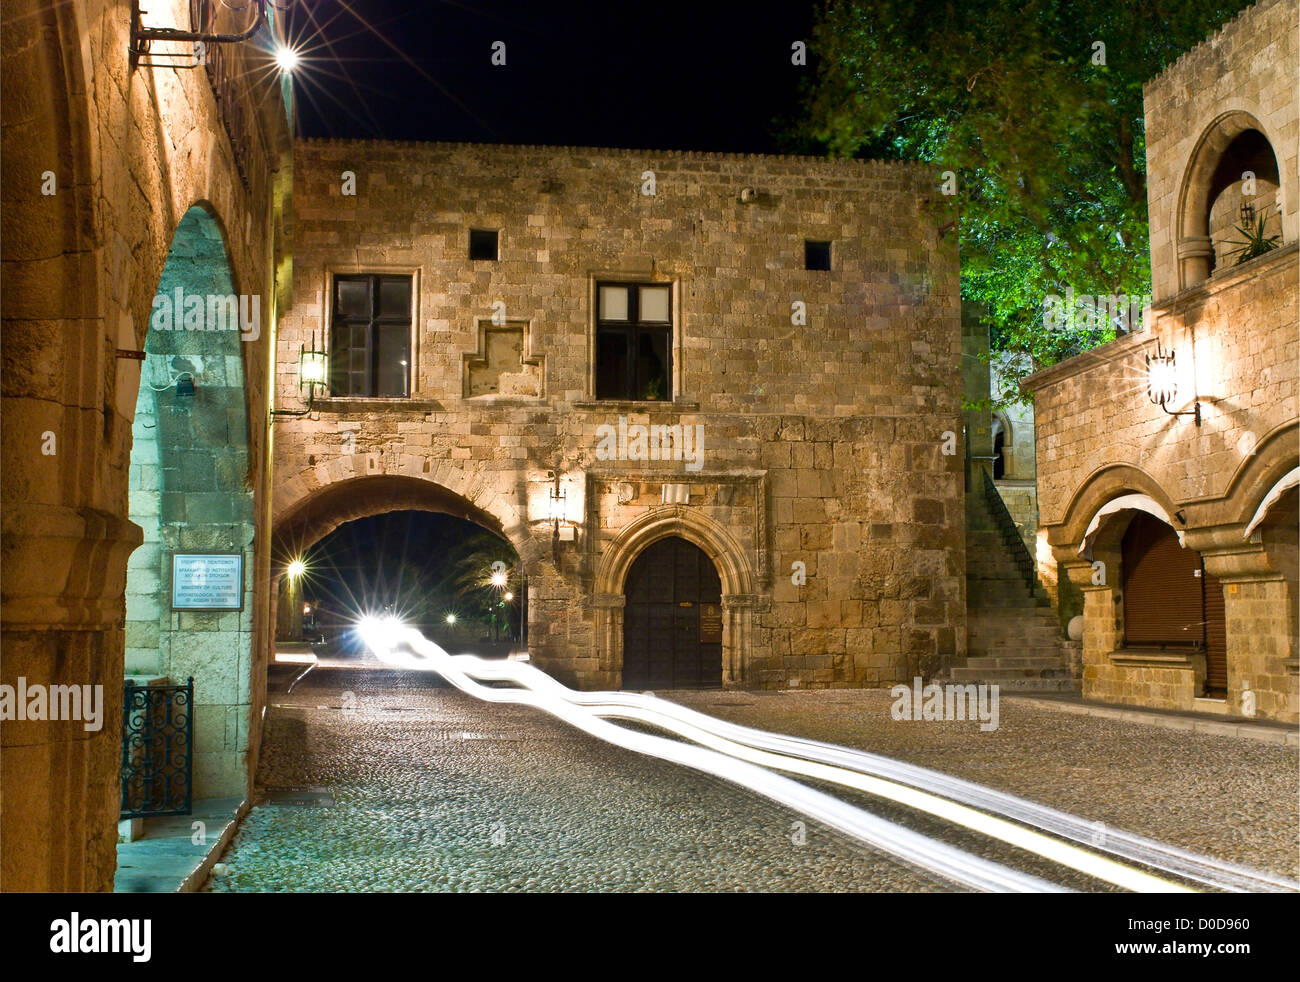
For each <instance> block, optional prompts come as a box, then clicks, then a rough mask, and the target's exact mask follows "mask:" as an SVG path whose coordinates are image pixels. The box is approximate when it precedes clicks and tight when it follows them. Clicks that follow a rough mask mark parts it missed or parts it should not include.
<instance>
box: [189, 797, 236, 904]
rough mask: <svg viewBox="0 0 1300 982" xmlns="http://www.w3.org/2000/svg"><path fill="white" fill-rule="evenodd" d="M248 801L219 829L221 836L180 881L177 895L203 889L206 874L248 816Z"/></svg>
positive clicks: (206, 877)
mask: <svg viewBox="0 0 1300 982" xmlns="http://www.w3.org/2000/svg"><path fill="white" fill-rule="evenodd" d="M250 800H251V796H250V797H249V798H245V799H244V800H243V801H241V802H240V803H239V808H237V809H236V810H235V814H234V817H233V818H231V820H230V821H228V822H227V823H226V824H225V826H224V827H223V828H222V829H221V835H219V836H217V839H216V841H215V842H214V843H213V844H212V848H211V849H209V850H208V853H207V855H206V856H204V857H203V858H202V859H201V860H199V864H198V865H197V866H195V867H194V869H193V870H192V871H191V872H190V875H189V876H187V877H185V879H184V880H182V881H181V885H180V886H178V887H177V888H176V892H177V893H198V892H199V891H200V890H202V889H203V884H205V883H207V882H208V874H209V873H211V872H212V867H213V866H215V865H217V861H218V860H219V859H220V858H221V855H222V853H224V852H225V851H226V847H227V846H228V845H230V840H231V839H233V838H234V837H235V833H236V832H237V831H238V830H239V825H240V823H241V822H243V820H244V816H245V815H247V814H248V810H249V801H250Z"/></svg>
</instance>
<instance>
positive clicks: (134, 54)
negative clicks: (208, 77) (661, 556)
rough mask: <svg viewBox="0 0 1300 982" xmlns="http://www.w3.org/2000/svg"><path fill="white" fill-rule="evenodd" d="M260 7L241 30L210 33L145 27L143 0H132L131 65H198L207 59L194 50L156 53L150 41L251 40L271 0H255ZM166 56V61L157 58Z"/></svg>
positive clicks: (212, 41)
mask: <svg viewBox="0 0 1300 982" xmlns="http://www.w3.org/2000/svg"><path fill="white" fill-rule="evenodd" d="M253 3H254V6H255V7H256V8H257V16H256V17H254V18H253V23H252V25H251V26H250V27H249V28H248V29H247V30H246V31H241V32H240V33H238V34H209V33H206V32H204V31H182V30H181V29H180V28H178V27H145V26H144V24H142V23H141V22H140V15H141V13H142V11H141V10H140V0H132V2H131V42H130V44H129V45H128V46H127V52H128V54H129V55H130V59H131V67H132V68H135V67H136V66H137V65H140V64H145V65H158V66H159V67H162V68H197V67H198V66H199V65H201V64H202V63H203V62H202V61H201V60H199V59H198V58H196V57H195V56H194V54H193V53H192V52H185V53H184V54H181V53H164V54H160V55H153V54H151V53H150V51H149V44H150V42H153V41H163V42H169V41H190V42H194V41H201V42H203V43H204V44H238V43H239V42H240V41H247V40H249V39H250V38H251V37H252V36H253V35H254V34H256V33H257V32H258V31H259V30H260V29H261V27H262V25H263V24H265V23H266V3H267V0H253ZM226 6H227V7H230V8H231V9H232V10H240V9H243V8H244V7H247V6H248V4H247V3H245V4H239V5H236V4H233V3H229V2H227V3H226ZM141 58H148V59H149V60H148V61H145V62H143V63H142V62H141V60H140V59H141ZM158 58H162V59H165V60H163V61H157V60H155V59H158Z"/></svg>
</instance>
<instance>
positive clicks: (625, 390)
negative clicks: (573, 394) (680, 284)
mask: <svg viewBox="0 0 1300 982" xmlns="http://www.w3.org/2000/svg"><path fill="white" fill-rule="evenodd" d="M596 307H597V310H596V398H597V399H618V400H627V401H638V402H639V401H656V400H671V399H672V397H673V386H672V380H673V372H672V350H673V327H672V290H671V288H670V287H669V286H668V285H667V284H657V283H654V284H652V283H599V284H597V286H596Z"/></svg>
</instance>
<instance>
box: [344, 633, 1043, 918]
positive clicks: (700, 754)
mask: <svg viewBox="0 0 1300 982" xmlns="http://www.w3.org/2000/svg"><path fill="white" fill-rule="evenodd" d="M360 632H361V635H362V637H363V638H364V639H365V640H366V643H367V644H368V645H369V646H370V648H371V650H372V651H373V652H374V653H375V655H376V657H378V658H379V659H380V660H382V661H385V662H387V663H389V664H392V665H398V666H401V667H404V668H412V669H417V670H421V671H435V672H437V673H438V674H440V675H442V676H443V678H445V679H447V681H449V682H451V683H452V684H453V685H455V686H456V687H457V688H459V689H461V690H463V691H465V692H467V693H469V694H471V695H473V696H476V697H477V698H479V699H482V700H484V701H487V702H496V703H513V704H518V705H526V706H532V707H534V708H537V709H541V710H543V711H545V712H549V713H550V714H551V715H553V716H556V717H558V718H559V719H562V720H564V721H565V722H567V723H569V724H570V725H572V726H575V727H577V728H578V729H581V730H583V731H584V732H586V733H589V734H591V735H592V736H594V737H597V738H598V739H601V740H604V741H606V742H608V743H612V744H615V745H617V746H620V747H624V748H625V749H628V750H633V751H636V752H637V753H642V754H646V755H648V756H651V757H657V758H659V759H661V760H668V761H672V762H673V763H677V764H681V765H683V766H685V767H690V768H692V769H694V770H698V771H703V772H705V773H708V774H712V775H714V776H717V777H721V778H723V779H725V780H728V781H731V782H733V783H735V784H739V785H741V786H742V787H746V788H748V789H750V790H752V791H754V792H756V793H758V794H761V795H763V796H764V797H766V798H770V799H772V800H773V801H777V802H780V803H781V804H784V805H787V806H788V807H790V808H793V809H795V810H796V811H799V812H801V813H803V814H805V815H807V816H809V817H811V818H814V819H815V820H817V821H820V822H822V823H823V824H825V825H827V826H829V827H831V828H835V829H838V830H840V831H841V832H844V833H846V834H848V835H850V836H852V837H854V838H856V839H859V840H860V841H863V842H866V843H868V844H870V845H872V846H874V847H876V848H878V849H881V850H883V851H885V852H888V853H890V854H892V855H894V856H897V857H899V858H901V859H903V860H905V861H906V862H908V863H911V864H913V865H914V866H916V867H918V868H920V869H923V870H928V871H930V872H933V873H936V874H938V875H939V876H942V877H943V878H945V879H947V880H950V881H952V882H955V883H958V884H961V885H963V886H966V887H969V888H971V889H975V890H984V891H996V892H1003V891H1018V892H1035V893H1036V892H1059V891H1061V890H1062V888H1061V887H1059V886H1056V885H1055V884H1052V883H1049V882H1047V881H1046V880H1043V879H1040V878H1039V877H1035V876H1031V875H1029V874H1026V873H1021V872H1019V871H1017V870H1013V869H1010V868H1009V867H1006V866H1002V865H1000V864H998V863H994V862H991V861H989V860H986V859H982V858H980V857H978V856H974V855H971V854H970V853H967V852H964V851H962V850H960V849H956V848H954V847H952V846H949V845H947V844H945V843H942V842H938V841H935V840H933V839H930V838H928V837H926V836H924V835H921V834H919V833H917V832H913V831H911V830H909V829H905V828H903V827H901V826H898V825H895V824H894V823H892V822H889V821H886V820H884V819H882V818H879V817H878V816H875V815H872V814H870V813H868V812H865V811H863V810H862V809H860V808H856V807H854V806H853V805H850V804H848V803H847V802H844V801H840V800H839V799H838V798H833V797H831V796H830V795H827V794H824V793H822V792H820V791H817V790H815V789H813V788H809V787H807V786H805V785H803V784H800V783H799V782H797V781H792V780H790V779H789V778H785V777H781V776H779V775H776V774H772V773H770V772H768V771H766V770H764V769H763V768H762V767H758V766H756V765H754V764H751V763H748V762H746V761H743V760H739V759H736V758H733V757H729V756H727V755H725V754H721V753H718V752H716V751H713V750H709V749H705V748H702V747H697V746H692V745H691V744H687V743H679V742H678V741H676V740H669V739H667V738H665V737H658V736H652V735H649V734H645V733H638V732H636V731H634V730H629V729H627V728H625V727H622V726H616V725H614V724H613V723H609V722H607V721H606V720H603V719H600V718H599V717H597V716H596V714H595V713H594V712H592V711H591V710H590V709H588V708H587V707H584V706H579V705H577V704H575V703H572V702H570V701H568V700H566V699H562V698H559V697H558V696H556V695H555V694H554V693H552V692H547V691H535V690H533V689H531V688H521V689H497V688H491V687H489V686H484V685H481V684H479V683H478V682H477V681H475V679H474V678H473V677H471V676H478V677H487V678H492V679H499V680H508V681H515V682H518V683H519V684H520V685H525V684H526V683H525V681H524V677H525V675H526V674H527V673H529V672H537V670H536V669H533V668H532V667H531V666H529V665H525V664H523V663H522V662H508V661H507V662H495V663H492V662H486V661H483V660H482V659H479V658H476V657H474V656H471V655H455V656H453V655H449V654H447V653H446V652H445V651H443V650H442V648H440V647H439V646H437V645H435V644H434V643H433V642H431V641H429V640H428V639H426V638H425V637H424V636H423V635H422V634H420V632H419V631H416V630H415V629H414V628H409V627H404V626H401V625H399V624H397V623H395V622H393V621H378V620H373V619H366V620H364V621H363V622H362V623H361V625H360ZM399 644H406V645H409V646H410V647H411V648H412V649H414V650H415V651H416V652H418V653H419V656H418V657H415V656H411V655H407V654H404V653H402V652H399V651H397V650H396V648H397V646H398V645H399ZM511 669H514V670H516V671H517V672H518V675H517V676H516V675H515V674H513V673H512V672H511V671H510V670H511ZM538 674H541V673H538ZM547 678H549V676H547ZM552 681H553V680H552Z"/></svg>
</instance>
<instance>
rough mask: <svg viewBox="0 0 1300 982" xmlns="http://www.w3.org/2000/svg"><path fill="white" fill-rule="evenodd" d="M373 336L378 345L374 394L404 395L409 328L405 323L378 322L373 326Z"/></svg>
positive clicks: (409, 336)
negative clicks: (376, 377) (378, 323)
mask: <svg viewBox="0 0 1300 982" xmlns="http://www.w3.org/2000/svg"><path fill="white" fill-rule="evenodd" d="M375 338H376V342H377V345H378V351H377V354H376V359H375V360H376V371H377V372H378V379H377V384H376V386H375V395H377V396H405V395H406V379H407V374H408V372H407V361H408V360H409V359H408V357H407V348H408V344H409V341H410V338H411V330H410V328H409V327H407V326H406V325H405V324H380V325H379V326H378V327H376V328H375Z"/></svg>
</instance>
